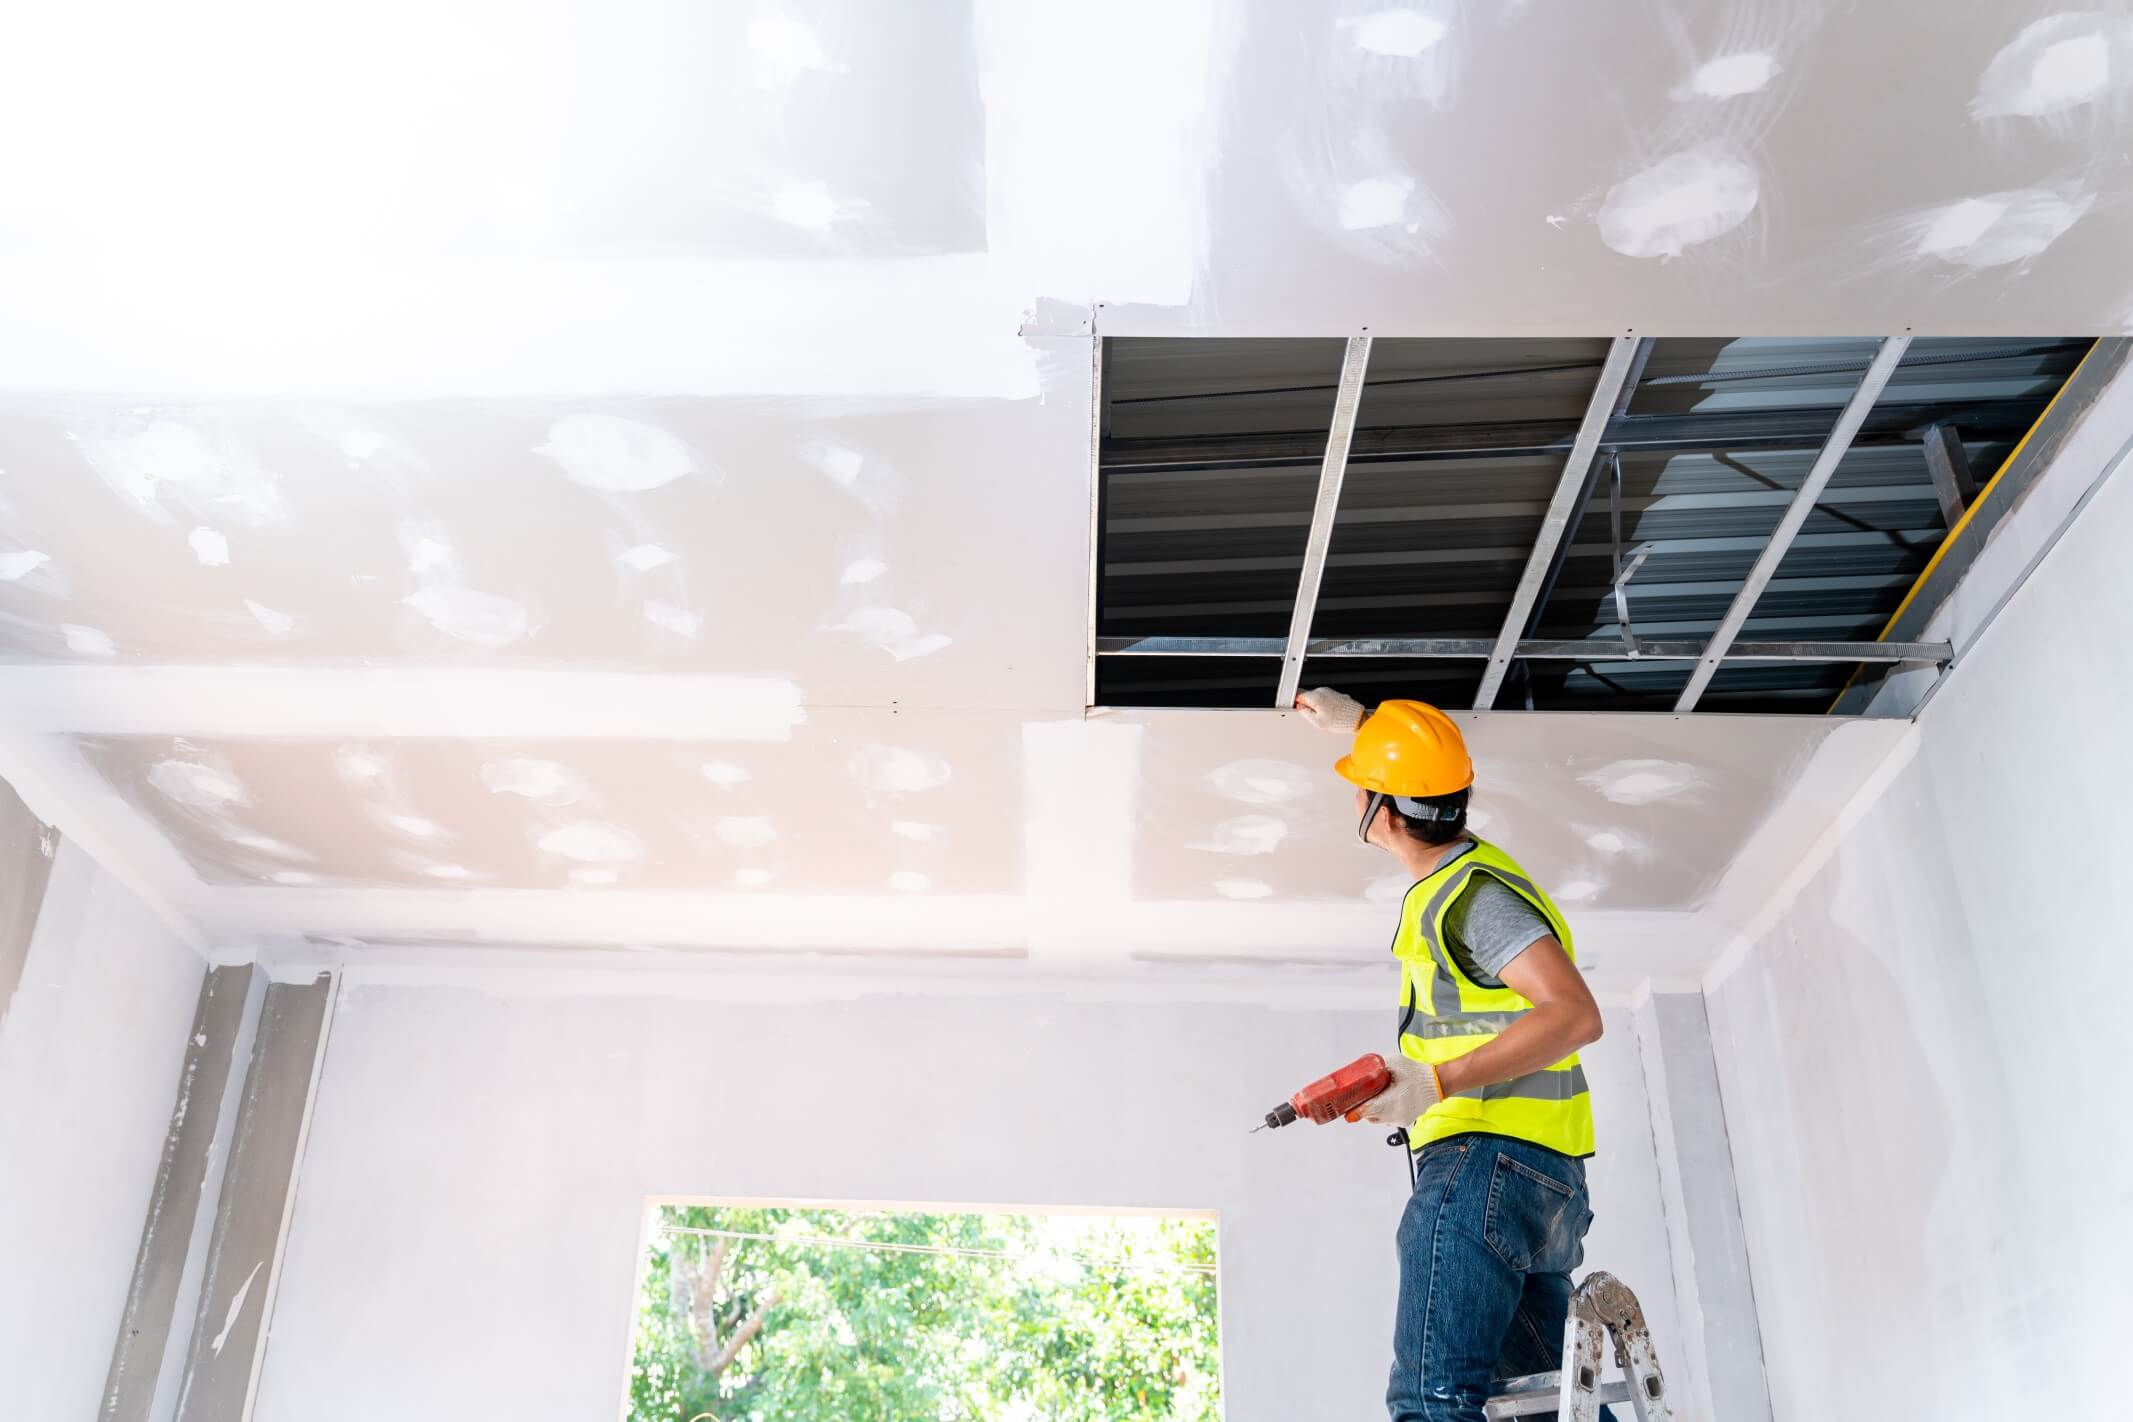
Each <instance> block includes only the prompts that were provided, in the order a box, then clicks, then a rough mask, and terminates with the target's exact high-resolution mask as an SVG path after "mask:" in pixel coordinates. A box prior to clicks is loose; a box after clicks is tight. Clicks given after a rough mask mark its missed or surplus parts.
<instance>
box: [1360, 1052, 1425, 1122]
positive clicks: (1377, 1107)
mask: <svg viewBox="0 0 2133 1422" xmlns="http://www.w3.org/2000/svg"><path fill="white" fill-rule="evenodd" d="M1385 1069H1386V1070H1387V1071H1389V1072H1391V1073H1392V1085H1390V1086H1388V1087H1386V1088H1385V1089H1384V1090H1383V1091H1380V1092H1379V1093H1378V1094H1377V1095H1375V1096H1373V1097H1371V1098H1370V1099H1369V1100H1368V1101H1365V1102H1364V1103H1363V1104H1362V1105H1360V1106H1358V1107H1356V1108H1355V1109H1354V1110H1353V1111H1350V1112H1349V1113H1348V1119H1349V1120H1351V1121H1369V1122H1372V1123H1373V1124H1376V1125H1380V1126H1412V1125H1413V1124H1414V1123H1415V1121H1416V1120H1417V1119H1418V1118H1419V1117H1420V1116H1421V1115H1422V1113H1423V1112H1424V1111H1427V1110H1428V1109H1429V1108H1430V1107H1432V1106H1434V1105H1436V1104H1437V1103H1438V1102H1439V1101H1442V1100H1443V1099H1444V1090H1443V1088H1442V1087H1441V1086H1440V1085H1439V1083H1438V1081H1437V1069H1436V1068H1435V1067H1433V1066H1431V1065H1430V1064H1429V1063H1428V1062H1418V1061H1416V1060H1415V1059H1414V1058H1413V1057H1410V1056H1407V1055H1405V1054H1404V1053H1403V1054H1402V1055H1400V1056H1396V1057H1392V1056H1389V1057H1387V1058H1385Z"/></svg>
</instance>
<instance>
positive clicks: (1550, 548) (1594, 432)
mask: <svg viewBox="0 0 2133 1422" xmlns="http://www.w3.org/2000/svg"><path fill="white" fill-rule="evenodd" d="M1644 348H1645V346H1644V342H1643V341H1639V340H1637V339H1636V338H1635V337H1632V336H1617V337H1615V339H1614V344H1612V345H1611V346H1609V347H1608V348H1607V363H1606V364H1605V365H1603V366H1601V367H1600V378H1599V380H1598V381H1597V382H1596V383H1595V384H1594V385H1593V387H1592V395H1591V398H1589V399H1588V400H1587V401H1586V402H1585V418H1584V419H1582V420H1580V421H1578V432H1577V437H1576V438H1575V439H1573V440H1572V441H1571V443H1570V457H1569V458H1568V459H1566V460H1564V461H1563V473H1562V477H1561V478H1559V479H1557V480H1556V482H1555V495H1554V497H1552V498H1551V499H1549V500H1548V511H1547V512H1546V513H1545V514H1542V515H1541V526H1540V532H1538V533H1536V534H1535V535H1534V536H1533V551H1532V552H1530V553H1528V554H1527V555H1526V570H1525V572H1524V573H1522V574H1520V575H1519V579H1518V589H1517V591H1515V592H1513V593H1512V594H1511V606H1510V609H1509V610H1508V611H1506V612H1505V613H1504V617H1503V630H1502V631H1501V632H1499V633H1497V634H1496V645H1495V647H1493V648H1492V649H1491V650H1490V652H1489V665H1488V667H1487V668H1486V669H1485V670H1484V671H1483V672H1482V674H1481V687H1480V689H1479V690H1477V691H1476V692H1475V693H1474V709H1475V710H1476V711H1486V710H1488V709H1489V707H1491V706H1492V705H1494V704H1495V702H1496V693H1497V691H1498V689H1499V688H1501V687H1502V686H1503V679H1504V677H1505V675H1506V674H1508V673H1509V672H1510V670H1511V656H1512V654H1513V653H1514V652H1516V651H1517V650H1518V643H1519V639H1520V638H1522V637H1524V636H1525V635H1526V623H1527V621H1528V619H1530V618H1531V617H1532V615H1533V605H1534V603H1535V602H1536V601H1538V600H1539V598H1540V590H1541V583H1542V582H1543V581H1544V580H1545V579H1546V578H1547V576H1548V569H1549V566H1550V564H1552V563H1553V562H1554V560H1555V550H1556V547H1557V545H1559V544H1560V543H1561V542H1562V541H1563V534H1564V533H1565V532H1566V531H1567V530H1568V529H1569V527H1570V520H1571V519H1573V518H1575V517H1576V516H1577V514H1578V511H1579V510H1580V509H1581V508H1582V507H1583V506H1584V502H1585V499H1586V497H1587V495H1588V492H1589V491H1588V489H1587V486H1586V480H1587V478H1588V477H1589V476H1590V475H1591V473H1592V470H1593V467H1594V462H1595V461H1596V460H1597V459H1598V458H1599V454H1600V436H1601V435H1603V434H1605V433H1606V432H1607V423H1608V421H1609V420H1611V419H1613V418H1614V414H1615V409H1616V405H1617V402H1618V401H1619V400H1620V399H1621V395H1622V391H1623V389H1624V387H1625V386H1627V385H1628V383H1629V376H1630V372H1631V371H1632V370H1633V369H1635V368H1636V364H1637V353H1638V352H1639V351H1641V350H1643V349H1644Z"/></svg>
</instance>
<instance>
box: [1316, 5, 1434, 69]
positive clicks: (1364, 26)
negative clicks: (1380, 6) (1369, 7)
mask: <svg viewBox="0 0 2133 1422" xmlns="http://www.w3.org/2000/svg"><path fill="white" fill-rule="evenodd" d="M1340 26H1341V28H1342V29H1344V30H1347V31H1348V32H1349V35H1350V37H1351V38H1352V39H1353V40H1354V41H1355V47H1356V48H1357V49H1360V50H1365V51H1367V52H1369V53H1371V54H1381V55H1384V56H1385V57H1386V58H1388V59H1412V58H1414V57H1415V56H1416V55H1418V54H1420V53H1422V51H1424V50H1426V49H1429V48H1431V47H1432V46H1434V45H1435V44H1436V43H1437V42H1438V41H1439V40H1441V39H1443V38H1444V35H1445V31H1446V28H1447V27H1446V25H1445V23H1444V21H1442V20H1440V19H1438V18H1437V17H1436V16H1434V15H1425V14H1422V13H1421V12H1420V11H1417V10H1379V11H1377V12H1376V13H1374V14H1369V15H1363V16H1360V17H1357V18H1353V19H1343V20H1341V21H1340Z"/></svg>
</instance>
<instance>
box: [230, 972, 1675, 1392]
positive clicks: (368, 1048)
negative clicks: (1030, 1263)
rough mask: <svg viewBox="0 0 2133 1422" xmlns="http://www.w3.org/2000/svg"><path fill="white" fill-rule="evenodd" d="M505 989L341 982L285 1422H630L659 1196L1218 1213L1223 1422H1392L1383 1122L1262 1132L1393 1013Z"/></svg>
mask: <svg viewBox="0 0 2133 1422" xmlns="http://www.w3.org/2000/svg"><path fill="white" fill-rule="evenodd" d="M507 981H509V980H499V990H498V991H497V992H496V993H493V994H492V993H486V992H479V991H474V990H470V989H463V988H442V987H433V986H422V987H414V986H364V985H363V984H362V983H361V981H360V980H359V979H355V978H352V979H350V980H349V981H348V982H347V983H346V984H344V986H343V989H342V992H341V996H340V1011H339V1013H338V1014H337V1017H336V1020H335V1022H334V1025H333V1028H332V1036H331V1038H330V1041H329V1045H328V1047H327V1054H326V1061H325V1067H324V1074H323V1077H322V1079H321V1082H320V1087H319V1096H318V1101H317V1107H316V1112H315V1115H314V1117H313V1122H312V1127H311V1136H310V1142H309V1146H308V1149H307V1153H306V1156H305V1160H304V1164H303V1175H302V1181H301V1185H300V1187H299V1193H298V1199H297V1206H296V1214H295V1219H294V1224H293V1227H292V1233H291V1237H290V1242H289V1249H288V1255H287V1259H286V1263H285V1266H284V1267H285V1273H284V1277H283V1283H282V1286H281V1290H280V1294H279V1298H278V1301H277V1304H276V1309H275V1318H274V1322H273V1329H272V1334H271V1342H270V1345H269V1347H268V1350H267V1363H266V1371H265V1375H264V1378H263V1380H262V1384H261V1393H260V1407H259V1413H258V1415H259V1417H260V1418H261V1419H263V1422H344V1419H345V1422H370V1419H373V1418H376V1417H380V1416H393V1417H406V1418H449V1417H465V1416H473V1415H480V1416H489V1417H510V1418H512V1419H513V1422H539V1420H540V1419H557V1422H561V1420H562V1419H571V1422H581V1419H584V1418H591V1417H607V1416H612V1415H614V1413H615V1411H616V1409H617V1408H618V1407H619V1405H620V1403H621V1400H622V1396H623V1384H624V1378H625V1370H626V1364H627V1352H628V1337H629V1322H630V1310H631V1305H632V1302H633V1300H632V1293H631V1290H632V1283H633V1274H634V1269H635V1263H636V1259H635V1255H636V1250H637V1247H638V1237H639V1229H640V1224H641V1221H642V1217H643V1212H644V1201H645V1197H646V1196H647V1195H652V1194H662V1193H675V1194H682V1193H700V1194H712V1195H720V1194H731V1195H748V1196H773V1197H811V1198H828V1199H876V1200H889V1201H911V1202H946V1203H966V1202H967V1203H985V1204H1014V1205H1029V1206H1037V1207H1042V1206H1047V1205H1112V1206H1150V1207H1170V1208H1181V1209H1213V1210H1218V1211H1220V1214H1221V1231H1220V1251H1221V1265H1222V1275H1221V1305H1222V1311H1223V1341H1224V1360H1225V1366H1226V1371H1227V1383H1228V1416H1229V1417H1230V1418H1231V1419H1233V1422H1253V1420H1254V1419H1276V1418H1279V1419H1284V1422H1289V1420H1290V1419H1295V1418H1303V1417H1310V1418H1365V1417H1371V1416H1381V1415H1383V1403H1382V1401H1381V1398H1382V1394H1383V1388H1384V1382H1385V1372H1386V1367H1387V1364H1388V1362H1389V1340H1390V1337H1391V1327H1392V1294H1393V1282H1394V1277H1395V1275H1394V1265H1393V1257H1392V1237H1393V1231H1394V1228H1395V1226H1396V1224H1397V1219H1398V1214H1399V1210H1400V1206H1401V1203H1402V1201H1403V1198H1404V1192H1405V1189H1406V1174H1405V1169H1404V1167H1403V1165H1402V1164H1401V1162H1400V1160H1399V1157H1398V1156H1397V1154H1396V1153H1395V1152H1393V1151H1392V1150H1389V1149H1387V1148H1386V1147H1385V1146H1384V1145H1383V1144H1382V1137H1381V1136H1380V1135H1379V1134H1378V1133H1377V1132H1375V1131H1370V1130H1366V1129H1363V1128H1351V1127H1346V1126H1342V1127H1338V1128H1317V1127H1309V1126H1299V1127H1292V1128H1291V1129H1289V1130H1287V1131H1283V1132H1279V1133H1263V1134H1260V1135H1256V1136H1249V1137H1248V1136H1247V1135H1246V1131H1247V1129H1248V1128H1249V1127H1250V1126H1251V1125H1253V1124H1254V1123H1255V1122H1256V1121H1257V1119H1258V1116H1259V1113H1260V1112H1261V1111H1263V1110H1264V1109H1265V1108H1266V1107H1268V1106H1270V1105H1272V1104H1273V1103H1274V1101H1276V1100H1278V1099H1279V1098H1280V1097H1281V1096H1283V1095H1285V1094H1286V1093H1287V1092H1289V1091H1290V1090H1293V1089H1294V1088H1295V1087H1296V1086H1297V1085H1300V1084H1301V1083H1302V1082H1304V1081H1306V1080H1308V1079H1309V1078H1311V1077H1313V1076H1316V1075H1318V1074H1319V1073H1321V1072H1323V1071H1325V1070H1328V1069H1330V1068H1331V1067H1333V1066H1336V1065H1338V1064H1340V1063H1341V1062H1344V1061H1346V1060H1348V1059H1350V1058H1351V1057H1353V1056H1354V1055H1355V1054H1356V1053H1358V1052H1359V1051H1362V1050H1367V1049H1369V1048H1370V1047H1371V1046H1373V1045H1376V1044H1379V1043H1380V1042H1381V1041H1382V1039H1383V1038H1384V1036H1385V1035H1386V1028H1387V1024H1388V1023H1389V1022H1390V1020H1391V1019H1390V1016H1389V1014H1382V1013H1378V1012H1348V1011H1340V1012H1329V1011H1295V1012H1284V1011H1273V1010H1268V1009H1266V1008H1260V1007H1247V1006H1214V1005H1207V1004H1183V1003H1175V1004H1172V1003H1154V1002H1141V1003H1135V1004H1123V1003H1104V1002H1094V1001H1090V1002H1082V1001H1069V1000H1064V999H1061V998H1059V997H1037V996H1027V997H966V998H950V997H930V998H929V997H908V998H905V997H872V998H863V999H859V1000H854V1001H846V1002H834V1003H812V1004H801V1003H786V1004H750V1003H734V1002H707V1001H686V1000H675V999H655V998H642V997H587V996H575V997H561V996H555V997H542V996H529V995H524V992H525V989H524V987H523V985H522V983H521V985H520V986H517V987H515V988H506V987H504V986H503V983H505V982H507ZM1388 991H1389V988H1388ZM511 992H516V993H518V994H520V995H508V994H509V993H511ZM1587 1060H1588V1063H1589V1070H1590V1072H1591V1074H1592V1076H1593V1080H1594V1083H1595V1088H1594V1089H1595V1093H1596V1096H1597V1099H1598V1101H1599V1103H1600V1117H1601V1119H1600V1123H1599V1124H1600V1130H1601V1133H1602V1139H1601V1151H1602V1153H1601V1155H1600V1156H1599V1157H1598V1158H1597V1160H1596V1162H1595V1167H1594V1170H1593V1181H1594V1194H1595V1196H1596V1209H1597V1212H1598V1214H1599V1216H1600V1223H1599V1224H1598V1226H1596V1228H1595V1232H1594V1240H1593V1249H1592V1251H1591V1258H1590V1260H1589V1261H1588V1262H1589V1263H1590V1264H1591V1265H1593V1266H1594V1267H1608V1268H1613V1269H1616V1270H1617V1271H1619V1272H1621V1273H1622V1274H1624V1275H1625V1276H1626V1277H1628V1278H1630V1279H1632V1280H1634V1281H1636V1282H1637V1283H1638V1284H1639V1285H1640V1286H1644V1287H1648V1288H1649V1289H1651V1290H1652V1291H1653V1292H1654V1294H1655V1295H1656V1294H1658V1293H1659V1292H1660V1291H1662V1290H1663V1289H1664V1288H1665V1287H1666V1284H1665V1281H1666V1280H1667V1277H1668V1271H1667V1266H1666V1262H1665V1257H1664V1254H1663V1248H1664V1245H1663V1230H1662V1227H1661V1223H1660V1220H1659V1218H1658V1206H1657V1202H1656V1201H1657V1192H1656V1186H1655V1183H1654V1181H1653V1174H1654V1166H1653V1163H1652V1160H1651V1133H1650V1126H1649V1122H1648V1120H1647V1118H1646V1116H1645V1114H1644V1105H1643V1098H1642V1094H1641V1084H1640V1078H1639V1075H1638V1069H1637V1055H1636V1049H1635V1043H1634V1034H1633V1033H1632V1031H1631V1030H1630V1027H1629V1024H1628V1020H1627V1017H1626V1016H1624V1017H1622V1018H1621V1019H1619V1020H1618V1021H1616V1022H1615V1024H1614V1030H1613V1031H1612V1032H1611V1033H1610V1035H1609V1037H1608V1038H1607V1039H1606V1040H1605V1041H1603V1042H1602V1043H1601V1044H1600V1046H1599V1047H1598V1048H1596V1049H1595V1050H1594V1051H1593V1052H1592V1053H1590V1054H1589V1055H1588V1058H1587ZM1655 1302H1656V1303H1657V1304H1658V1305H1659V1309H1660V1311H1661V1312H1662V1313H1663V1314H1664V1315H1665V1316H1667V1317H1670V1316H1671V1302H1670V1300H1666V1299H1657V1298H1655Z"/></svg>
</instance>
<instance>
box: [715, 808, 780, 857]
mask: <svg viewBox="0 0 2133 1422" xmlns="http://www.w3.org/2000/svg"><path fill="white" fill-rule="evenodd" d="M712 832H713V833H714V834H716V835H717V836H718V837H719V839H720V840H722V841H723V842H725V843H727V844H730V845H732V846H733V847H734V848H735V849H762V848H764V847H766V846H768V845H772V844H776V843H777V842H778V827H777V826H776V825H774V824H772V823H771V822H770V821H769V820H767V819H765V818H763V817H762V816H760V815H728V816H726V817H724V818H723V819H721V820H719V822H718V823H717V824H715V825H713V826H712Z"/></svg>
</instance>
